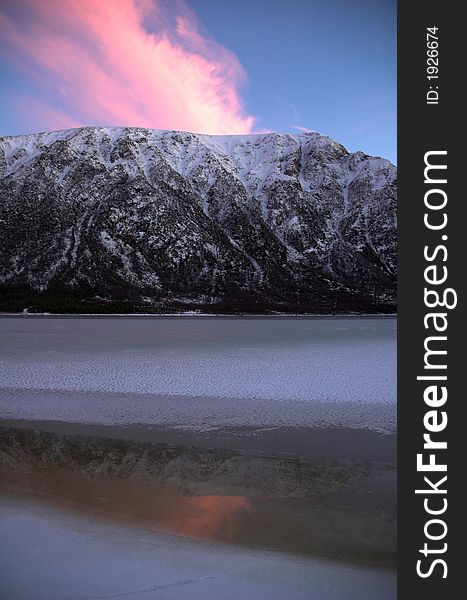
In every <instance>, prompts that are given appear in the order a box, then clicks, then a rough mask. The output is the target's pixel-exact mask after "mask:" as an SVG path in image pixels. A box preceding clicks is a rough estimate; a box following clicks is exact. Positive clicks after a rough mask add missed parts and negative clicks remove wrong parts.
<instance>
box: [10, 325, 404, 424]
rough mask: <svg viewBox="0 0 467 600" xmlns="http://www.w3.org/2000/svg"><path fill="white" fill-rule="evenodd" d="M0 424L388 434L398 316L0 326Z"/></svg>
mask: <svg viewBox="0 0 467 600" xmlns="http://www.w3.org/2000/svg"><path fill="white" fill-rule="evenodd" d="M0 332H1V335H2V336H4V337H5V338H7V339H8V344H7V343H3V344H2V345H1V349H0V416H2V417H8V418H26V419H28V418H29V419H55V420H71V421H84V422H96V423H147V424H159V425H160V424H166V425H172V426H176V427H189V428H195V429H206V428H209V427H222V426H231V425H233V426H239V425H258V426H261V425H268V426H270V425H343V426H353V427H368V428H372V429H376V430H382V431H394V429H395V414H396V413H395V387H396V363H395V351H396V348H395V336H396V323H395V320H394V319H377V318H371V319H370V318H368V319H360V318H342V319H324V318H323V319H301V318H297V319H202V320H201V319H196V318H195V319H189V318H186V319H125V318H110V319H100V318H77V319H73V318H55V319H54V318H44V319H28V318H27V317H25V318H20V319H0Z"/></svg>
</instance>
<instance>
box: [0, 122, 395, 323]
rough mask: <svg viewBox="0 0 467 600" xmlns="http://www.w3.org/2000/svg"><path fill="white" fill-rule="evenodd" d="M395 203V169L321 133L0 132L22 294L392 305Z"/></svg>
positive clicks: (8, 239) (298, 306) (265, 304)
mask: <svg viewBox="0 0 467 600" xmlns="http://www.w3.org/2000/svg"><path fill="white" fill-rule="evenodd" d="M395 210H396V169H395V167H394V166H393V165H391V164H390V163H389V162H388V161H386V160H384V159H381V158H372V157H369V156H366V155H365V154H363V153H361V152H357V153H354V154H350V153H348V152H347V150H346V149H345V148H344V147H343V146H341V145H340V144H338V143H336V142H334V141H332V140H331V139H329V138H326V137H323V136H321V135H319V134H318V133H303V134H300V135H288V134H275V133H271V134H256V135H243V136H207V135H195V134H191V133H184V132H175V131H156V130H147V129H136V128H99V127H88V128H82V129H72V130H64V131H58V132H52V133H42V134H33V135H26V136H17V137H5V138H0V220H1V224H2V226H1V229H0V247H1V250H2V252H1V259H0V283H1V284H2V285H3V289H4V291H5V290H7V291H8V290H10V292H11V290H13V289H21V290H23V292H22V294H23V296H22V297H23V300H24V301H25V302H26V301H27V300H28V298H32V297H34V298H38V297H39V296H43V297H47V295H50V294H52V293H56V292H57V291H59V292H60V293H61V294H66V295H67V296H69V297H76V298H79V300H80V302H81V301H85V302H84V304H85V303H86V301H88V302H89V301H90V299H95V301H98V302H100V301H101V300H99V299H106V300H107V305H109V301H116V300H119V301H124V302H126V303H127V304H128V305H132V306H136V305H141V304H145V305H146V306H147V307H151V306H152V307H165V308H167V307H174V306H188V305H189V306H203V307H206V306H211V307H212V308H215V307H224V308H227V309H229V310H230V309H232V310H235V309H237V308H242V309H249V308H250V309H260V308H261V307H262V308H264V309H266V308H276V309H279V310H282V309H283V310H303V311H316V312H328V311H331V312H332V311H347V310H357V311H358V310H361V311H377V310H391V308H393V307H394V306H395V289H396V222H395V220H396V216H395ZM96 299H97V300H96ZM23 300H21V302H23ZM110 304H111V303H110ZM83 306H84V305H83ZM83 310H84V309H83Z"/></svg>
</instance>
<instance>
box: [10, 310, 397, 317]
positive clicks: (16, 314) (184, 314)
mask: <svg viewBox="0 0 467 600" xmlns="http://www.w3.org/2000/svg"><path fill="white" fill-rule="evenodd" d="M3 317H7V318H10V319H11V318H30V317H34V318H36V319H37V318H54V319H87V318H90V319H91V318H92V319H107V318H117V317H118V318H120V319H125V318H126V319H148V318H150V319H174V318H175V319H199V318H218V319H353V318H358V319H383V318H384V319H397V313H396V312H394V313H358V312H355V313H340V314H328V313H277V314H267V313H241V312H239V313H208V312H203V313H197V312H196V311H193V312H189V311H188V312H180V313H47V312H45V313H34V312H31V313H29V312H28V313H22V312H11V313H9V312H0V318H3Z"/></svg>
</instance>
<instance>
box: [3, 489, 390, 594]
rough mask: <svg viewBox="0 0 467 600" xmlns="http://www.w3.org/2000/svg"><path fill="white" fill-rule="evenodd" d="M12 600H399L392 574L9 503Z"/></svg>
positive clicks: (6, 571) (7, 556)
mask: <svg viewBox="0 0 467 600" xmlns="http://www.w3.org/2000/svg"><path fill="white" fill-rule="evenodd" d="M0 538H1V540H2V543H1V545H0V598H1V599H2V600H3V599H5V600H84V599H87V600H98V599H104V598H107V599H117V598H124V599H126V600H150V599H154V600H156V599H157V600H198V599H199V600H220V599H222V600H230V599H232V600H238V599H239V598H243V599H245V600H285V599H287V600H295V599H296V600H299V599H300V600H303V599H305V598H306V600H376V599H377V600H394V599H395V598H396V578H395V574H394V573H393V572H392V571H383V570H376V569H368V568H360V567H356V566H351V565H344V564H339V563H331V562H325V561H320V560H312V559H309V558H301V557H297V556H292V555H286V554H280V553H276V552H270V551H258V550H250V549H244V548H241V547H236V546H227V545H221V544H211V543H206V542H200V541H193V540H189V539H187V538H182V537H177V536H172V535H167V534H164V533H154V532H150V531H146V530H144V529H137V528H132V527H128V526H123V525H115V524H110V523H102V522H97V521H92V520H89V519H87V518H84V517H77V516H75V515H71V514H68V513H65V512H59V511H56V510H51V509H48V508H45V507H40V506H37V505H34V504H31V503H25V502H19V501H17V500H15V501H13V500H12V499H9V498H7V497H1V498H0Z"/></svg>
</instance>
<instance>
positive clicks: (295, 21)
mask: <svg viewBox="0 0 467 600" xmlns="http://www.w3.org/2000/svg"><path fill="white" fill-rule="evenodd" d="M188 4H189V5H190V7H191V8H192V9H193V10H194V11H195V12H196V14H197V16H198V17H199V19H200V21H201V23H202V24H203V25H204V26H205V27H206V28H207V29H208V31H209V32H210V34H211V35H212V37H214V38H215V39H216V40H218V41H219V42H221V43H222V44H224V45H225V46H227V47H228V48H229V49H230V50H232V51H233V52H234V53H235V54H236V55H237V56H238V58H239V59H240V61H241V63H242V65H243V66H244V68H245V70H246V72H247V74H248V85H247V87H246V89H245V90H242V93H243V96H244V98H245V100H246V105H247V106H248V109H249V110H250V112H252V113H253V114H254V115H259V118H260V122H259V124H260V126H262V127H264V128H268V129H273V130H277V131H294V129H293V127H294V126H302V127H306V128H309V129H313V130H316V131H319V132H321V133H323V134H325V135H329V136H330V137H332V138H334V139H335V140H337V141H339V142H341V143H342V144H344V145H345V146H346V147H347V148H348V149H350V150H352V151H355V150H363V151H365V152H367V153H368V154H374V155H379V156H384V157H385V158H389V159H390V160H392V161H393V162H395V160H396V58H397V57H396V3H395V2H394V1H392V0H323V1H320V0H287V1H285V0H283V1H282V0H269V1H267V2H265V1H263V0H235V2H232V3H231V8H227V4H228V3H227V2H226V3H225V4H224V3H223V2H219V1H216V0H189V1H188ZM222 4H224V6H225V8H224V9H222V10H220V9H219V7H220V6H221V5H222Z"/></svg>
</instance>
